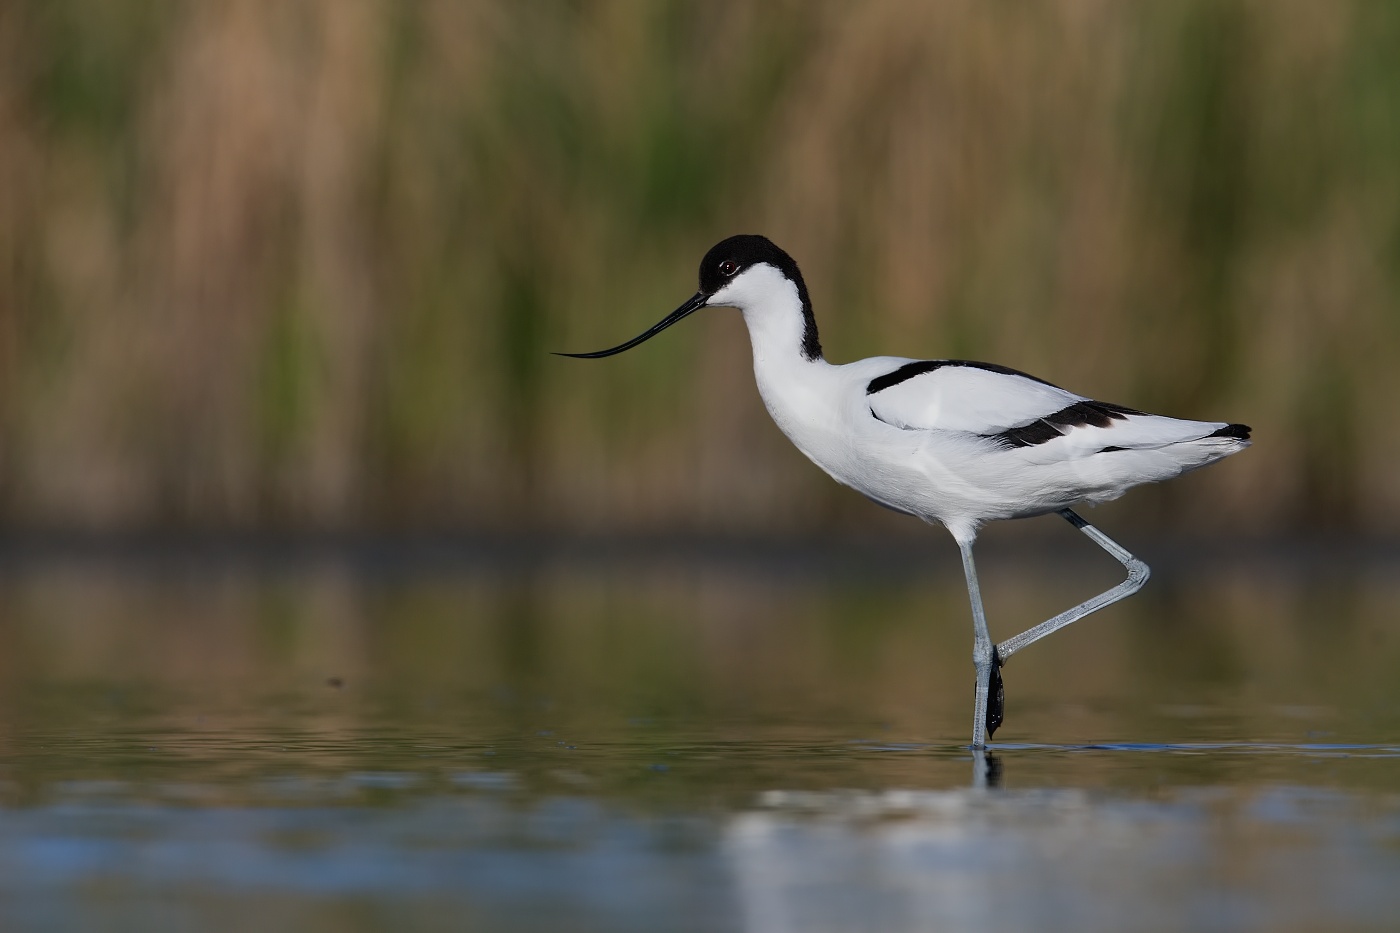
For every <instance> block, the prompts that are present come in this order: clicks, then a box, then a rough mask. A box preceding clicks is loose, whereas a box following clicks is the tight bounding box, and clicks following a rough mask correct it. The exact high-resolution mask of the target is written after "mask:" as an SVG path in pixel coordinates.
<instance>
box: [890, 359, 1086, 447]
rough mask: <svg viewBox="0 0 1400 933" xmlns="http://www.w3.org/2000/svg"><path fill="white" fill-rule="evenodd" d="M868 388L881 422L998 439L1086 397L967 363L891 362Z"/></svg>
mask: <svg viewBox="0 0 1400 933" xmlns="http://www.w3.org/2000/svg"><path fill="white" fill-rule="evenodd" d="M889 363H890V366H889V369H888V370H887V371H885V372H883V373H881V374H879V375H877V376H875V377H873V378H872V379H871V380H870V381H869V383H867V385H866V401H867V402H868V403H869V405H870V412H871V414H873V415H874V416H875V417H876V418H879V419H880V420H881V421H884V422H886V423H888V424H892V425H894V426H895V427H899V428H905V429H907V430H924V431H965V432H967V433H970V434H979V435H991V434H999V433H1001V432H1002V431H1007V430H1010V429H1014V428H1019V427H1022V426H1024V425H1029V424H1033V423H1035V422H1037V421H1039V420H1040V419H1042V418H1046V417H1049V416H1052V415H1054V414H1055V413H1056V412H1060V411H1063V410H1065V409H1067V408H1069V407H1071V406H1073V405H1075V404H1076V403H1080V402H1085V401H1087V399H1085V398H1084V397H1083V396H1079V395H1075V394H1074V393H1073V392H1067V391H1065V390H1064V389H1061V388H1060V387H1059V386H1054V385H1051V384H1050V383H1048V382H1042V381H1041V380H1039V379H1036V378H1035V377H1034V376H1028V375H1026V374H1025V373H1021V372H1017V371H1016V370H1014V369H1007V368H1005V367H1002V366H996V365H994V364H991V363H972V362H968V361H965V360H907V361H902V360H890V361H889Z"/></svg>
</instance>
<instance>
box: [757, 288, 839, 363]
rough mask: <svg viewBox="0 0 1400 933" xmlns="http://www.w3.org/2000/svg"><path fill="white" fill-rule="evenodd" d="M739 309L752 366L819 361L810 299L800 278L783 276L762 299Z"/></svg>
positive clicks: (820, 347) (814, 321) (820, 358)
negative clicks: (751, 350)
mask: <svg viewBox="0 0 1400 933" xmlns="http://www.w3.org/2000/svg"><path fill="white" fill-rule="evenodd" d="M741 310H742V312H743V315H744V323H745V324H746V325H747V326H748V329H749V342H750V343H751V344H753V361H754V367H755V369H763V368H767V367H773V366H779V367H786V366H788V365H800V364H805V363H819V362H822V346H821V342H820V341H819V340H818V339H817V322H816V318H815V317H813V315H812V303H811V301H810V300H808V298H807V289H806V288H805V287H804V286H803V284H802V283H801V282H800V281H798V282H793V281H792V280H790V279H783V280H782V282H781V284H778V285H777V286H776V287H774V288H772V289H771V290H770V291H769V292H768V294H766V295H764V300H762V301H761V302H757V303H755V304H753V305H750V306H747V307H743V308H742V309H741Z"/></svg>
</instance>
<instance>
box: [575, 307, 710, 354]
mask: <svg viewBox="0 0 1400 933" xmlns="http://www.w3.org/2000/svg"><path fill="white" fill-rule="evenodd" d="M705 300H706V296H705V295H704V293H702V292H696V293H695V294H694V295H693V296H691V298H690V300H689V301H687V302H686V303H685V304H683V305H681V306H680V307H679V308H677V309H676V310H674V311H672V312H671V313H670V314H668V315H666V317H665V318H663V319H662V320H661V322H660V323H658V324H657V325H656V326H654V327H652V328H651V329H650V330H648V331H647V332H646V333H644V334H641V335H639V336H636V337H633V338H632V339H631V340H629V341H627V342H626V343H622V344H618V345H617V346H615V347H613V348H612V349H611V350H596V351H594V352H593V353H556V354H554V355H555V356H572V357H574V358H575V359H580V360H596V359H598V358H599V357H603V356H612V355H613V354H614V353H621V352H622V351H623V350H630V349H632V348H633V347H635V346H636V345H637V344H639V343H645V342H646V341H648V340H650V339H651V338H653V337H655V336H656V335H657V334H659V333H661V332H662V331H663V330H665V329H666V328H668V327H670V326H671V325H672V324H674V323H676V322H677V321H679V320H680V319H681V318H683V317H685V316H686V315H688V314H693V313H694V312H696V311H699V310H700V309H701V308H703V307H705Z"/></svg>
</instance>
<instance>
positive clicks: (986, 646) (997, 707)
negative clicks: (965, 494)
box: [958, 540, 1003, 749]
mask: <svg viewBox="0 0 1400 933" xmlns="http://www.w3.org/2000/svg"><path fill="white" fill-rule="evenodd" d="M958 550H960V551H962V561H963V574H964V575H965V576H966V577H967V597H968V599H969V600H970V601H971V602H972V627H973V641H972V663H973V665H974V666H975V667H976V668H977V696H976V699H975V700H974V701H973V706H972V747H973V748H975V749H979V748H982V747H984V746H985V745H986V744H987V742H986V739H987V737H989V736H991V734H992V733H993V732H995V731H996V729H997V726H999V725H1001V713H1002V697H1003V693H1002V684H1001V658H1000V657H999V656H998V653H997V647H996V645H994V644H993V643H992V636H991V635H990V634H989V633H988V632H987V616H986V614H985V613H984V612H983V611H982V590H981V588H980V587H979V586H978V585H977V566H976V565H975V564H974V563H973V562H972V542H971V541H962V540H959V541H958Z"/></svg>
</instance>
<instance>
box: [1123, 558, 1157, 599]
mask: <svg viewBox="0 0 1400 933" xmlns="http://www.w3.org/2000/svg"><path fill="white" fill-rule="evenodd" d="M1127 566H1128V581H1127V582H1128V586H1129V587H1130V588H1131V589H1130V590H1129V592H1133V593H1136V592H1137V591H1138V590H1140V589H1142V585H1143V584H1144V583H1146V582H1147V578H1148V577H1150V576H1152V568H1150V567H1148V566H1147V565H1146V564H1144V563H1143V562H1142V561H1140V560H1138V559H1137V558H1136V557H1134V558H1133V559H1132V560H1130V561H1128V565H1127Z"/></svg>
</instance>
